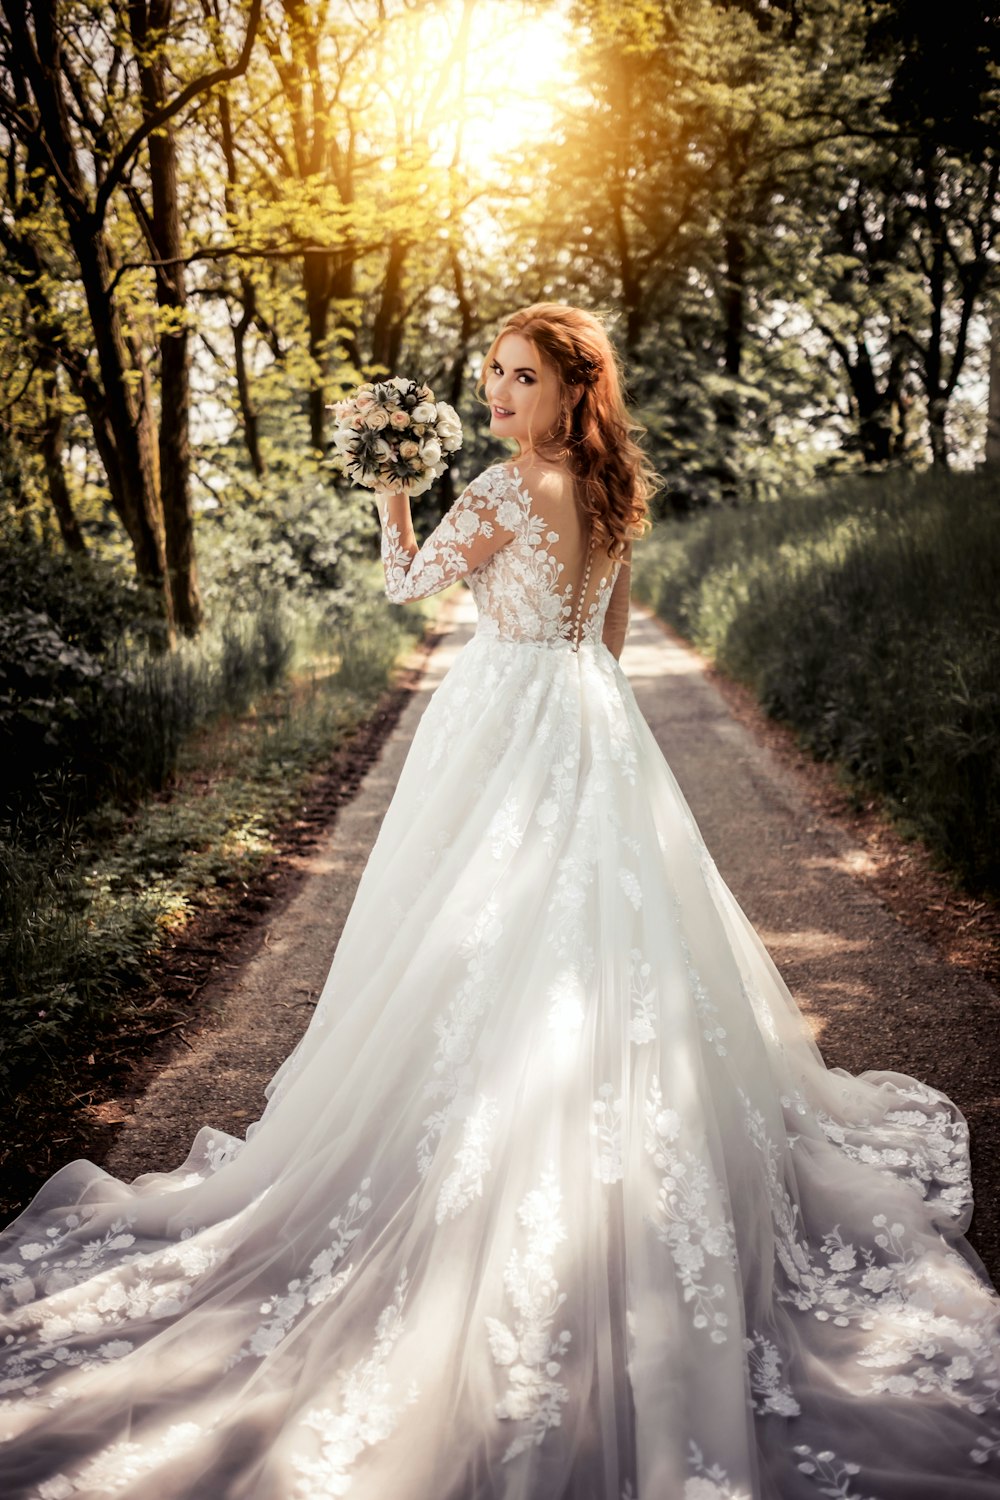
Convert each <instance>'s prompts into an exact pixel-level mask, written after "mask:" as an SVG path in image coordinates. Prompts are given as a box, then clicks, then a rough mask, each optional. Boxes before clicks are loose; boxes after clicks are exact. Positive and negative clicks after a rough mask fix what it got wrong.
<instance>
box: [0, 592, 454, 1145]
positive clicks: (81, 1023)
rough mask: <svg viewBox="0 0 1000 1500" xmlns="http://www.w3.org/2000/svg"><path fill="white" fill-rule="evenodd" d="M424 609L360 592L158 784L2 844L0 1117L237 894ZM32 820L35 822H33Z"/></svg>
mask: <svg viewBox="0 0 1000 1500" xmlns="http://www.w3.org/2000/svg"><path fill="white" fill-rule="evenodd" d="M432 613H433V609H432V607H428V609H427V610H425V611H424V612H423V613H421V612H419V611H415V610H413V609H412V608H411V609H409V610H407V611H402V610H398V609H394V608H392V607H391V606H389V605H388V603H387V602H385V601H384V600H382V599H372V600H370V601H369V602H368V603H367V604H366V605H365V606H364V607H363V608H362V609H359V611H358V614H357V615H356V617H355V620H354V622H353V623H352V626H351V628H350V629H349V630H348V629H346V628H345V629H344V630H343V631H341V632H339V633H335V634H334V635H332V636H331V637H328V638H327V639H325V640H324V641H323V642H322V643H321V645H319V646H317V643H316V642H315V640H313V641H312V642H300V643H299V652H298V661H297V663H296V664H295V665H294V666H293V667H292V669H291V670H290V672H289V674H288V675H287V676H286V677H284V678H283V679H282V680H280V681H278V682H272V683H271V685H265V684H264V683H263V682H262V683H261V684H259V685H258V687H257V689H256V690H255V691H253V692H252V693H251V692H249V691H248V693H247V695H246V696H247V701H246V706H245V708H244V709H243V710H242V711H241V712H234V711H225V712H222V713H219V714H216V715H215V716H213V717H212V718H210V719H209V720H208V722H205V723H202V724H201V726H200V727H199V728H197V729H196V730H193V731H192V732H190V733H189V734H188V735H187V736H186V737H185V738H184V739H183V741H182V742H181V743H180V745H179V746H178V748H177V753H176V761H175V769H174V772H173V775H172V777H171V779H170V781H169V783H168V785H167V786H166V787H165V788H164V790H163V791H161V792H159V793H156V794H154V795H151V796H148V797H146V798H144V799H143V800H141V801H138V802H136V803H133V804H132V805H122V804H121V803H120V802H117V801H107V802H104V803H102V804H101V805H99V806H98V807H96V808H94V809H91V810H89V811H87V812H85V813H82V814H81V815H80V816H79V818H77V819H76V820H75V821H73V822H71V823H69V824H66V825H64V826H63V827H62V828H61V829H60V831H59V835H58V837H55V838H54V837H52V836H51V834H49V835H48V836H46V837H41V836H38V835H37V834H34V833H32V832H29V831H27V830H20V831H19V830H18V829H16V828H8V830H7V831H6V835H5V837H4V838H3V839H2V840H0V974H2V980H0V985H2V990H0V1002H2V1008H0V1043H2V1046H0V1111H2V1112H3V1113H4V1114H6V1115H7V1116H8V1117H11V1116H14V1117H16V1116H17V1115H18V1113H19V1112H20V1111H21V1110H22V1109H23V1108H24V1106H25V1104H26V1102H27V1101H28V1100H29V1094H30V1097H32V1098H33V1097H34V1096H35V1095H36V1093H37V1091H38V1090H39V1089H40V1088H41V1089H44V1090H45V1091H46V1092H51V1090H52V1088H53V1087H55V1088H58V1086H59V1082H60V1079H61V1078H62V1077H63V1075H64V1072H65V1074H66V1076H67V1077H68V1076H69V1073H70V1072H72V1070H73V1068H74V1066H75V1065H76V1063H77V1062H78V1061H79V1059H80V1057H81V1056H85V1055H86V1054H87V1053H88V1050H91V1049H93V1048H94V1047H97V1048H98V1049H99V1048H100V1045H101V1042H102V1039H106V1038H109V1037H112V1036H113V1035H114V1033H115V1031H116V1030H117V1029H120V1028H127V1026H128V1025H129V1023H130V1020H131V1019H132V1013H133V1012H134V1009H135V1004H136V996H137V995H140V994H141V993H142V991H143V987H144V986H145V985H147V983H148V980H149V978H150V975H151V974H152V972H153V970H154V967H155V965H156V962H157V959H158V956H159V955H160V954H161V952H162V950H163V949H164V948H165V946H167V945H169V944H170V943H171V942H172V941H174V940H175V939H176V937H177V934H178V933H179V932H181V931H182V930H183V929H184V927H185V925H186V924H187V923H188V922H189V921H190V920H191V918H192V916H193V915H194V914H195V913H197V912H200V911H204V910H205V909H206V908H211V907H224V906H226V905H227V904H230V905H231V904H235V903H238V902H239V901H240V899H241V896H242V893H243V892H244V890H245V888H246V886H247V883H248V881H250V880H251V879H252V878H253V876H254V874H255V873H256V872H257V871H259V870H260V869H261V867H262V866H263V865H264V863H265V862H266V861H267V860H269V859H270V858H271V857H272V855H273V853H274V851H275V832H276V830H277V829H279V827H280V826H281V825H282V823H283V822H285V821H286V820H287V819H288V818H289V817H291V816H292V815H293V814H294V813H295V811H296V809H297V807H298V805H299V804H300V802H301V799H302V796H303V792H304V789H305V788H306V787H307V786H308V784H309V782H310V779H311V778H312V777H313V776H314V774H315V773H316V772H317V770H318V769H320V768H321V767H322V766H323V765H324V764H325V763H326V762H328V761H329V759H330V757H331V755H332V754H333V753H334V752H335V751H336V750H337V748H338V746H340V745H341V744H342V743H343V742H344V740H345V739H346V738H347V737H348V736H350V735H351V734H352V732H353V731H355V730H356V729H357V727H358V726H359V725H360V724H361V723H363V722H364V721H365V719H366V717H367V716H368V715H370V714H371V712H372V710H373V709H374V707H375V705H376V703H377V702H378V700H379V698H380V695H381V694H382V693H383V692H384V691H385V689H386V687H387V685H388V684H389V683H390V681H391V679H392V677H393V673H394V668H395V665H396V663H397V661H398V659H399V657H400V654H401V652H402V651H403V650H404V649H405V648H406V647H407V646H408V645H410V644H412V642H413V640H414V638H415V637H416V636H417V635H419V634H421V633H422V632H423V631H424V629H425V627H426V625H427V622H428V620H429V618H430V617H431V615H432ZM34 826H35V825H32V827H34Z"/></svg>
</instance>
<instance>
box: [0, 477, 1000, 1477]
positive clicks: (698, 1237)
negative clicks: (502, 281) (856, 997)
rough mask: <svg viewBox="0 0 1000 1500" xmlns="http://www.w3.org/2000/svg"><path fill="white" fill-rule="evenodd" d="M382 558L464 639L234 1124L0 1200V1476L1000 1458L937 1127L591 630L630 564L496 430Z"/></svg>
mask: <svg viewBox="0 0 1000 1500" xmlns="http://www.w3.org/2000/svg"><path fill="white" fill-rule="evenodd" d="M383 558H384V561H385V567H386V578H387V589H388V592H389V594H390V597H391V598H394V599H397V600H399V601H402V600H405V599H407V598H417V597H421V596H422V595H424V594H428V593H432V592H434V591H435V590H437V589H440V588H442V587H444V586H446V585H447V584H448V583H450V582H451V581H452V580H453V579H454V578H456V577H459V576H461V575H463V574H468V575H469V584H470V586H471V588H472V592H473V594H474V596H475V599H476V603H477V606H478V609H479V623H478V628H477V631H476V634H475V636H474V637H473V638H472V640H471V641H470V642H469V643H468V644H467V645H466V646H465V647H464V648H463V649H462V651H461V652H460V653H459V656H458V658H457V660H456V662H455V664H454V666H453V667H452V669H451V671H450V672H449V673H448V675H447V677H446V678H445V679H444V681H443V682H442V684H441V685H440V687H439V688H438V690H437V692H436V693H435V695H434V697H433V699H432V700H431V702H430V704H429V706H428V708H427V710H426V712H425V713H424V716H423V718H422V719H421V721H420V724H419V727H418V729H417V732H416V734H415V736H414V739H413V743H412V747H411V749H410V752H409V756H408V759H407V761H406V765H405V767H404V770H403V772H402V775H401V777H400V780H399V784H398V788H397V790H396V793H395V796H394V798H393V801H392V804H391V806H390V808H389V810H388V812H387V814H386V817H385V820H384V822H383V825H382V828H381V831H380V833H379V836H378V839H377V841H376V843H375V846H374V848H373V850H372V853H371V856H370V859H369V862H368V865H367V868H366V870H365V873H364V875H363V878H362V880H361V883H360V886H359V888H358V892H357V897H356V900H355V903H354V907H353V909H352V911H351V914H350V917H349V919H348V922H347V925H346V927H345V929H344V932H343V936H342V938H341V940H340V943H339V946H338V949H337V953H336V957H335V959H334V961H333V965H332V967H331V969H330V973H329V978H328V981H327V983H326V985H325V987H324V990H323V993H322V995H321V997H320V1001H319V1004H318V1007H317V1010H316V1014H315V1017H314V1019H313V1021H312V1024H311V1025H310V1027H309V1030H308V1032H307V1033H306V1035H305V1037H304V1038H303V1040H302V1041H301V1043H300V1044H299V1046H298V1047H297V1048H296V1049H295V1051H294V1052H293V1054H292V1055H291V1057H290V1058H289V1059H288V1061H287V1062H286V1063H285V1064H284V1065H283V1067H282V1068H281V1069H280V1070H279V1072H278V1073H277V1075H276V1076H275V1078H274V1080H273V1081H272V1084H271V1085H270V1086H269V1090H268V1093H269V1098H268V1102H267V1107H266V1109H265V1110H264V1113H263V1115H262V1118H261V1119H260V1120H259V1121H258V1122H257V1123H256V1124H255V1125H253V1126H252V1127H251V1129H250V1130H249V1131H248V1133H247V1139H246V1140H245V1141H241V1140H237V1139H235V1138H232V1137H230V1136H227V1135H223V1134H222V1133H221V1132H219V1131H217V1130H213V1129H211V1128H210V1127H208V1126H205V1127H204V1128H202V1129H201V1130H200V1131H199V1132H198V1134H197V1135H196V1136H195V1137H194V1143H193V1146H192V1148H191V1151H190V1154H189V1156H188V1158H187V1160H186V1161H185V1162H184V1164H183V1165H182V1166H180V1167H178V1168H177V1169H176V1170H173V1171H164V1172H162V1173H159V1174H150V1175H146V1176H143V1177H140V1178H139V1179H138V1180H137V1181H136V1182H134V1183H133V1184H131V1185H130V1186H129V1185H126V1184H124V1183H121V1182H118V1181H116V1180H114V1179H113V1178H110V1177H109V1176H108V1175H107V1174H106V1173H104V1172H102V1171H101V1170H99V1169H98V1168H97V1167H95V1166H94V1165H92V1164H90V1163H88V1162H83V1161H77V1162H73V1163H71V1164H70V1165H69V1166H67V1167H65V1168H64V1169H62V1170H61V1171H59V1172H57V1173H56V1174H55V1176H53V1177H52V1178H51V1179H50V1180H49V1182H48V1183H47V1184H46V1185H45V1187H44V1188H43V1189H42V1190H41V1191H40V1192H39V1194H38V1195H37V1197H36V1198H35V1200H34V1202H33V1203H32V1204H31V1206H30V1207H29V1208H28V1209H27V1211H26V1212H25V1213H24V1214H23V1215H22V1216H21V1218H20V1219H19V1220H18V1221H17V1222H16V1223H15V1224H14V1225H12V1226H11V1227H10V1228H9V1229H8V1230H7V1232H6V1234H5V1235H4V1236H3V1239H2V1244H0V1261H2V1265H0V1273H2V1278H3V1283H4V1288H5V1304H6V1311H5V1322H4V1328H3V1336H4V1339H5V1342H0V1351H2V1358H0V1376H2V1380H0V1434H2V1436H3V1441H2V1442H0V1495H2V1496H3V1497H4V1500H25V1497H28V1496H31V1497H33V1500H76V1497H78V1496H85V1497H90V1500H96V1497H100V1500H105V1497H108V1496H114V1497H120V1496H121V1497H130V1500H174V1497H188V1500H191V1497H197V1500H250V1497H252V1500H296V1497H303V1500H320V1497H324V1500H325V1497H329V1496H339V1495H344V1494H349V1495H351V1496H352V1497H356V1500H390V1497H391V1500H500V1497H503V1500H623V1497H636V1496H638V1497H640V1500H733V1497H743V1500H750V1497H755V1500H816V1497H821V1496H834V1497H841V1500H975V1497H979V1500H985V1497H987V1496H994V1497H995V1496H997V1495H998V1494H1000V1412H998V1401H1000V1369H998V1351H1000V1299H998V1297H997V1295H996V1293H995V1292H994V1290H993V1289H992V1287H991V1286H990V1284H989V1282H988V1280H987V1279H986V1277H985V1273H984V1271H983V1269H982V1266H981V1264H980V1262H979V1261H978V1259H977V1258H976V1256H975V1254H974V1252H973V1251H972V1250H971V1248H970V1247H969V1246H968V1245H967V1244H966V1243H965V1241H964V1240H963V1239H962V1231H963V1230H964V1228H965V1227H966V1225H967V1224H968V1220H969V1216H970V1213H971V1197H970V1188H969V1159H968V1137H967V1130H966V1126H965V1123H964V1121H963V1119H962V1116H961V1115H960V1114H959V1112H958V1110H957V1109H956V1108H955V1107H954V1105H953V1104H952V1103H951V1102H950V1101H949V1100H948V1099H947V1098H945V1097H944V1096H942V1095H941V1094H940V1093H937V1092H936V1091H934V1090H933V1089H931V1088H928V1087H926V1086H925V1085H923V1084H921V1083H918V1082H915V1081H914V1080H913V1079H911V1078H908V1077H905V1076H903V1075H901V1074H898V1073H892V1072H870V1073H866V1074H863V1075H862V1076H860V1077H857V1078H855V1077H852V1076H851V1075H849V1074H848V1073H846V1072H844V1071H843V1070H841V1069H830V1070H828V1069H827V1068H826V1067H825V1066H824V1064H823V1062H822V1059H821V1058H820V1055H819V1053H818V1051H817V1049H816V1047H815V1045H814V1043H813V1041H812V1040H811V1037H810V1033H809V1030H808V1028H807V1026H806V1024H805V1023H804V1021H803V1019H802V1017H801V1015H800V1013H799V1011H798V1010H797V1008H796V1006H795V1004H794V1003H793V1001H792V999H791V996H790V995H789V992H788V990H787V989H786V987H785V985H784V983H783V982H782V980H781V978H780V977H779V975H778V973H777V971H776V969H775V968H774V965H773V964H772V963H771V961H770V960H769V958H768V956H767V954H766V952H765V951H764V949H763V947H762V945H761V943H760V941H759V939H758V938H757V936H756V935H755V933H754V931H753V930H752V928H751V927H750V925H749V923H748V921H747V919H746V918H745V916H744V915H743V913H742V912H741V910H740V908H739V907H738V905H737V903H736V901H735V900H734V898H733V896H732V895H731V894H730V892H729V890H728V889H727V887H726V885H725V884H724V883H723V881H722V879H721V877H720V876H719V874H718V872H717V870H716V868H715V866H714V864H713V863H712V860H711V858H710V857H709V854H708V852H707V851H706V849H705V846H704V844H703V842H702V839H701V837H700V835H699V832H698V830H697V828H696V826H695V824H694V823H693V821H692V818H691V816H690V813H689V811H688V809H687V806H686V804H685V801H684V799H683V797H682V795H681V793H680V791H679V790H678V787H677V785H676V783H675V781H674V779H673V777H672V775H671V772H670V770H669V769H668V767H667V765H666V763H665V762H664V759H663V756H662V754H661V752H660V750H659V748H658V746H657V744H656V742H655V740H654V738H653V735H652V733H651V731H650V729H649V727H648V726H647V724H646V722H645V721H644V719H643V718H642V716H641V714H640V712H639V710H638V708H637V706H636V703H635V699H634V697H633V694H632V691H631V688H630V686H629V683H628V680H627V678H626V677H625V675H624V673H623V671H622V669H621V667H620V666H619V664H618V661H617V652H616V650H613V649H612V646H615V645H617V648H618V649H619V650H620V643H621V637H622V636H623V634H624V623H623V622H624V612H625V610H626V609H627V588H628V575H627V570H625V569H621V565H620V564H617V563H615V564H611V563H609V561H608V559H607V558H606V557H603V559H602V556H601V555H600V554H597V553H595V554H593V556H591V558H590V563H591V566H590V571H589V573H588V571H587V567H586V549H585V547H584V545H583V543H582V541H581V537H580V526H579V520H578V518H577V517H575V516H567V515H559V514H556V513H554V511H553V510H552V509H551V508H550V509H549V510H548V512H547V513H546V510H545V507H540V506H539V505H537V504H536V503H535V501H534V500H533V499H532V497H531V496H530V495H529V493H528V490H527V488H526V487H525V484H524V481H523V478H522V477H521V476H520V474H519V473H518V471H517V470H516V468H509V467H504V466H501V465H495V466H494V467H492V468H490V469H488V470H486V472H485V473H484V474H482V475H481V476H480V477H479V479H478V480H476V481H474V483H473V484H472V485H470V486H469V488H468V489H467V490H466V491H465V493H464V494H463V495H462V497H461V498H460V499H459V501H458V502H457V503H456V505H455V506H454V507H453V509H452V510H451V511H450V512H449V514H448V515H447V516H446V517H445V519H444V521H443V522H442V523H441V525H440V526H439V527H438V528H437V530H436V531H435V532H434V533H433V535H432V536H431V538H430V539H429V540H428V541H427V542H426V543H425V544H424V547H423V548H422V549H421V551H420V553H419V554H418V556H417V558H416V560H415V561H413V562H412V564H411V554H410V551H409V550H408V549H407V548H406V547H404V546H403V545H402V544H401V542H400V536H399V533H398V531H397V530H396V528H395V527H393V526H390V525H388V524H387V523H386V524H384V526H383ZM602 561H603V567H602ZM616 585H617V586H616ZM609 605H610V606H611V609H610V612H609ZM609 621H612V622H615V621H617V622H618V623H617V624H614V625H612V626H609ZM609 641H610V644H609ZM206 1112H207V1113H208V1114H210V1112H211V1101H210V1100H207V1101H206Z"/></svg>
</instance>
